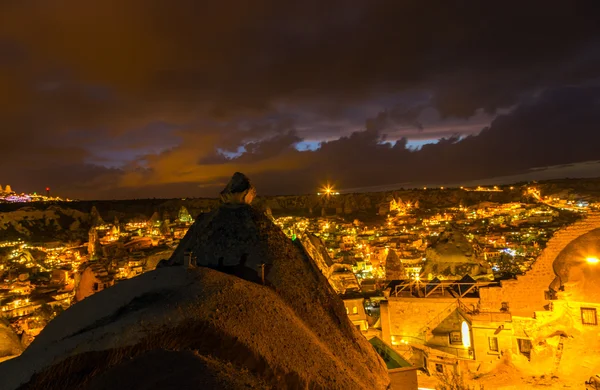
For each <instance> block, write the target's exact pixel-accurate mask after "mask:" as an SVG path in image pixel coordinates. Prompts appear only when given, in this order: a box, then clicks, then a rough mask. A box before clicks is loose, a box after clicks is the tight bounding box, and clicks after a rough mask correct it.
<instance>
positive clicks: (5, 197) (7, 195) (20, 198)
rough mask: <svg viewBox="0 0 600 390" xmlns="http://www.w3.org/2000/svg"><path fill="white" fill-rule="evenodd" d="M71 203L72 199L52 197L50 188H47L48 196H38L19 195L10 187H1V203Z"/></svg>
mask: <svg viewBox="0 0 600 390" xmlns="http://www.w3.org/2000/svg"><path fill="white" fill-rule="evenodd" d="M65 201H66V202H69V201H70V199H62V198H59V197H57V196H55V197H51V196H50V187H46V195H38V194H37V192H34V193H33V194H25V193H21V194H17V193H16V192H15V191H13V189H12V188H11V186H10V185H7V186H6V187H4V188H2V186H0V203H1V202H8V203H28V202H65Z"/></svg>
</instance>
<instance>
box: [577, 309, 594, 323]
mask: <svg viewBox="0 0 600 390" xmlns="http://www.w3.org/2000/svg"><path fill="white" fill-rule="evenodd" d="M581 323H582V324H583V325H598V317H597V316H596V309H594V308H591V307H582V308H581Z"/></svg>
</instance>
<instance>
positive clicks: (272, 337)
mask: <svg viewBox="0 0 600 390" xmlns="http://www.w3.org/2000/svg"><path fill="white" fill-rule="evenodd" d="M232 181H233V180H232ZM230 184H231V183H230ZM231 187H235V188H234V189H233V191H232V190H231V189H232V188H231ZM238 188H239V187H236V186H231V185H228V188H227V189H226V191H223V192H224V193H225V194H229V195H226V196H225V199H224V200H225V201H226V202H224V204H223V205H222V206H221V207H219V208H218V209H216V210H214V211H211V212H210V213H206V214H202V215H201V216H200V217H199V218H198V219H197V220H196V222H195V223H194V225H193V226H192V228H191V229H190V230H189V231H188V234H187V235H186V236H185V238H184V239H183V240H182V241H181V243H180V246H179V247H178V248H177V250H176V251H175V253H174V254H173V256H172V257H171V259H170V260H169V261H168V262H166V264H163V265H166V266H163V267H161V268H158V269H157V270H155V271H151V272H147V273H145V274H143V275H140V276H138V277H136V278H133V279H129V280H126V281H123V282H121V283H119V284H117V285H116V286H114V287H111V288H109V289H107V290H104V291H101V292H99V293H97V294H94V295H92V296H90V297H88V298H86V299H85V300H83V301H82V302H80V303H77V304H75V305H74V306H72V307H71V308H69V309H68V310H66V311H65V312H64V313H63V314H61V315H60V316H58V317H57V318H56V319H55V320H54V321H52V322H51V323H50V324H49V325H48V326H47V327H46V328H45V329H44V331H43V332H42V333H41V334H40V336H38V337H37V338H36V339H35V340H34V342H33V343H32V344H31V346H30V347H29V348H28V349H27V350H26V351H25V352H24V354H23V355H21V356H20V357H18V358H16V359H13V360H10V361H8V362H7V363H5V364H2V365H0V377H2V378H3V379H2V381H3V385H4V388H7V389H14V388H16V387H18V386H19V385H22V384H26V385H24V386H23V388H27V389H42V388H69V389H76V388H83V387H85V388H89V389H104V388H123V387H126V388H130V389H141V388H144V389H162V388H165V386H167V385H168V387H170V388H173V387H175V388H198V387H203V388H227V389H247V388H278V389H286V388H287V389H292V388H293V389H297V388H320V389H386V388H389V384H390V380H389V377H388V375H387V369H386V366H385V364H384V363H383V361H382V360H381V358H379V356H378V355H377V354H376V352H375V350H374V349H373V348H372V346H371V345H370V344H369V343H368V342H367V340H366V339H365V338H364V337H363V336H362V335H361V334H360V332H359V331H358V330H357V329H356V328H354V327H353V326H352V323H351V322H350V321H349V319H348V317H347V315H346V312H345V309H344V305H343V304H342V302H341V300H340V299H339V298H338V297H337V296H336V294H335V293H334V292H333V290H332V289H331V288H330V287H329V285H328V284H327V281H326V280H325V277H324V276H323V275H322V274H321V272H320V271H319V269H318V267H317V265H316V264H315V263H314V261H313V260H312V259H311V258H310V257H309V256H308V255H307V253H306V251H305V250H304V249H303V248H302V246H301V245H300V244H298V243H297V242H292V241H291V240H290V239H288V238H287V237H286V236H285V234H284V233H283V232H282V231H281V230H280V229H279V228H278V227H277V226H276V225H274V224H273V222H271V221H270V220H269V218H268V217H267V216H266V215H265V214H264V212H262V211H261V210H259V209H255V208H253V207H252V206H251V205H249V204H248V203H246V202H248V201H250V200H251V196H249V195H250V194H251V192H253V191H250V188H251V187H249V186H245V187H244V189H242V190H241V191H238ZM242 193H243V194H245V195H239V196H238V195H234V194H242ZM236 199H237V200H236ZM229 201H234V202H238V203H233V204H235V205H236V207H231V204H232V203H230V202H229ZM187 251H192V252H193V256H194V257H195V258H196V259H197V260H196V264H197V265H198V267H192V268H187V267H182V266H179V265H180V264H183V256H184V255H185V252H187ZM168 265H170V266H168ZM263 275H264V280H263V277H262V276H263Z"/></svg>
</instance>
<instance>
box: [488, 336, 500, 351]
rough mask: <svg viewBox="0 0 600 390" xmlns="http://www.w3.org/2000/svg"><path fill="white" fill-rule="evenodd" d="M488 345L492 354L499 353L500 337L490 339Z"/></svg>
mask: <svg viewBox="0 0 600 390" xmlns="http://www.w3.org/2000/svg"><path fill="white" fill-rule="evenodd" d="M488 345H489V348H490V351H491V352H498V337H488Z"/></svg>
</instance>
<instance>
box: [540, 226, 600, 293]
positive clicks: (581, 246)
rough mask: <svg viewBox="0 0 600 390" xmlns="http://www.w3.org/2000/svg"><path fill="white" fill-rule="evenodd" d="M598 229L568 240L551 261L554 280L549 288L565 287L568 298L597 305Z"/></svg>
mask: <svg viewBox="0 0 600 390" xmlns="http://www.w3.org/2000/svg"><path fill="white" fill-rule="evenodd" d="M598 259H600V229H594V230H592V231H590V232H589V233H586V234H584V235H582V236H580V237H578V238H576V239H575V240H573V241H571V243H569V244H568V245H567V246H566V247H565V248H564V249H563V250H562V251H561V252H560V253H559V254H558V256H557V257H556V259H554V263H553V264H552V267H553V269H554V273H555V274H556V279H554V281H553V282H552V284H551V285H550V289H552V290H554V291H558V290H559V289H560V288H561V287H565V291H566V292H567V293H568V294H569V298H570V299H571V300H574V301H578V302H597V303H600V261H598Z"/></svg>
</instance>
